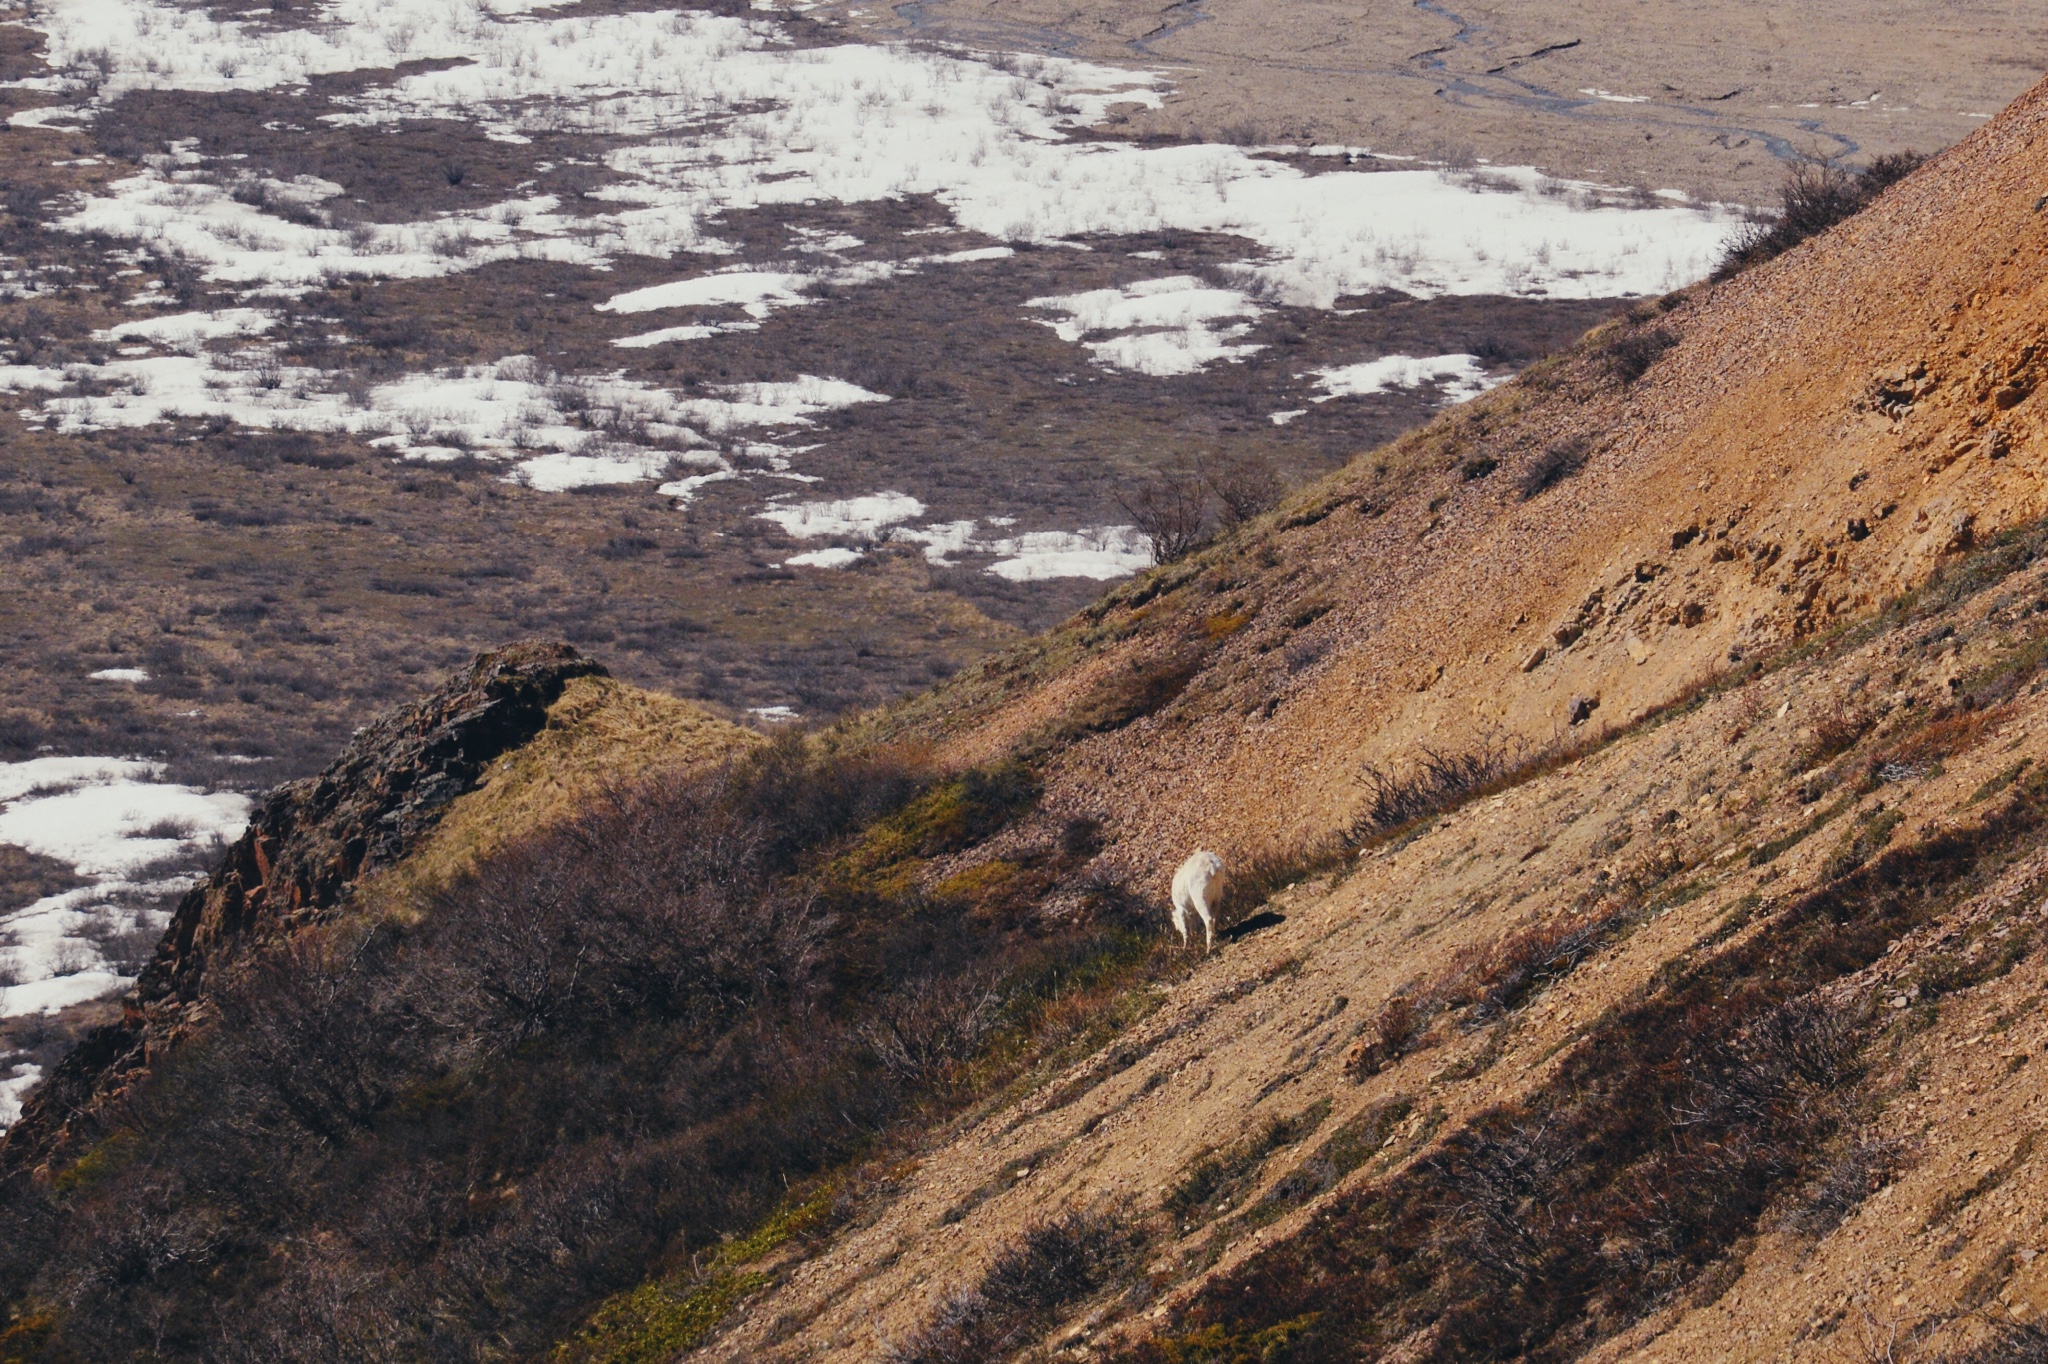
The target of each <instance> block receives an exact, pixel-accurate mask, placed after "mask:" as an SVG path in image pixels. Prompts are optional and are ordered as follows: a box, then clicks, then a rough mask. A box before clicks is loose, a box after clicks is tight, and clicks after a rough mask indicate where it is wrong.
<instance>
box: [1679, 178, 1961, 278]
mask: <svg viewBox="0 0 2048 1364" xmlns="http://www.w3.org/2000/svg"><path fill="white" fill-rule="evenodd" d="M1926 160H1927V158H1926V157H1924V156H1922V155H1921V154H1920V153H1918V152H1911V151H1908V152H1893V153H1889V154H1887V155H1884V156H1880V157H1878V158H1877V159H1875V160H1874V161H1872V162H1871V163H1870V165H1869V166H1868V167H1866V168H1865V169H1863V170H1861V171H1854V170H1849V169H1847V168H1846V167H1843V166H1841V165H1838V164H1837V163H1835V162H1833V161H1817V160H1808V161H1802V162H1800V163H1799V164H1798V165H1796V166H1794V167H1793V168H1792V170H1791V171H1790V172H1789V173H1788V174H1787V175H1786V177H1785V184H1784V187H1783V188H1782V189H1781V190H1780V191H1779V210H1778V214H1777V216H1776V217H1775V218H1770V219H1766V220H1763V221H1759V222H1753V223H1751V224H1749V225H1748V226H1747V227H1746V228H1744V230H1743V231H1742V232H1741V233H1740V234H1739V235H1738V236H1737V237H1736V238H1735V240H1734V241H1733V242H1731V243H1729V246H1728V249H1727V251H1726V253H1725V254H1723V256H1722V257H1721V263H1720V265H1719V266H1718V267H1717V268H1716V269H1715V271H1714V277H1715V278H1716V279H1728V278H1730V277H1732V276H1734V275H1737V274H1740V273H1741V272H1742V271H1744V270H1747V269H1748V268H1749V267H1750V266H1752V265H1761V264H1762V263H1763V262H1765V261H1767V260H1770V259H1771V258H1772V257H1774V256H1780V255H1783V254H1784V253H1785V252H1787V251H1790V250H1791V249H1792V248H1793V247H1795V246H1797V245H1799V243H1801V242H1803V241H1805V240H1806V239H1807V238H1809V237H1815V236H1818V235H1820V234H1821V233H1823V232H1825V231H1827V230H1828V229H1829V228H1831V227H1833V226H1834V225H1835V224H1836V223H1839V222H1841V221H1843V220H1844V219H1847V218H1850V217H1853V216H1855V215H1856V214H1858V213H1860V212H1862V211H1863V209H1864V208H1865V207H1867V206H1868V205H1869V203H1870V202H1871V200H1873V199H1875V198H1876V197H1877V196H1878V195H1879V194H1882V193H1883V192H1884V191H1885V190H1886V189H1889V188H1890V187H1891V186H1892V185H1894V184H1897V183H1898V182H1899V181H1900V180H1903V179H1905V178H1906V177H1907V176H1908V175H1911V174H1912V173H1913V172H1914V171H1915V170H1918V169H1919V168H1920V166H1921V165H1922V164H1923V163H1924V162H1925V161H1926Z"/></svg>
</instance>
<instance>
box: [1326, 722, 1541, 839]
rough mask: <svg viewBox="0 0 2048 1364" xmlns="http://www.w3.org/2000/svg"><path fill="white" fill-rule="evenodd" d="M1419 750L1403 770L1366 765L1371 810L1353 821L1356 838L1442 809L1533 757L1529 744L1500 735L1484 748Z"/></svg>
mask: <svg viewBox="0 0 2048 1364" xmlns="http://www.w3.org/2000/svg"><path fill="white" fill-rule="evenodd" d="M1416 753H1417V756H1416V758H1415V760H1414V762H1413V763H1412V764H1411V765H1410V766H1409V767H1408V769H1407V770H1406V771H1403V772H1398V773H1397V772H1394V771H1392V770H1390V769H1387V768H1383V767H1379V766H1377V765H1375V764H1371V763H1368V764H1367V765H1366V767H1365V771H1364V774H1363V775H1364V779H1365V809H1364V812H1363V813H1361V814H1360V815H1359V816H1358V818H1357V820H1356V821H1355V822H1354V823H1353V825H1352V837H1353V838H1354V839H1355V840H1357V841H1360V842H1363V841H1364V840H1366V839H1368V838H1371V837H1373V836H1374V835H1376V834H1381V833H1385V832H1387V831H1388V830H1390V829H1398V828H1400V827H1401V826H1402V825H1404V824H1411V823H1413V822H1415V821H1416V820H1419V819H1426V818H1428V817H1429V816H1431V815H1438V814H1442V813H1443V812H1444V811H1446V810H1449V809H1451V808H1453V807H1454V806H1457V805H1461V804H1463V803H1464V802H1465V801H1467V800H1469V799H1471V798H1472V797H1473V796H1475V795H1479V794H1481V793H1483V792H1485V791H1486V790H1488V789H1490V788H1492V787H1495V786H1498V785H1501V784H1503V783H1504V782H1506V781H1507V780H1508V779H1509V778H1510V777H1511V776H1512V775H1513V774H1514V773H1515V772H1516V771H1517V770H1518V769H1520V768H1522V767H1524V766H1526V765H1527V764H1528V763H1529V761H1530V759H1531V754H1530V752H1529V750H1528V748H1527V746H1526V745H1523V744H1520V743H1517V742H1514V741H1511V740H1509V739H1507V738H1505V737H1503V736H1501V735H1498V734H1493V735H1488V736H1487V737H1485V738H1483V739H1482V740H1481V741H1480V744H1479V747H1477V748H1475V749H1472V750H1470V751H1469V752H1465V753H1450V752H1446V751H1444V750H1442V749H1438V748H1432V747H1430V746H1429V745H1427V744H1423V745H1421V746H1419V747H1418V748H1417V750H1416Z"/></svg>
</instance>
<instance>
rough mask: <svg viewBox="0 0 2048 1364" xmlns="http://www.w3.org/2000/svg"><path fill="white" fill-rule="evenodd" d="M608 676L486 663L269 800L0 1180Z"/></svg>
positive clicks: (530, 661) (40, 1096) (49, 1094)
mask: <svg viewBox="0 0 2048 1364" xmlns="http://www.w3.org/2000/svg"><path fill="white" fill-rule="evenodd" d="M604 672H605V670H604V668H603V667H602V666H601V665H599V664H597V663H595V662H593V661H591V660H590V659H587V658H584V657H583V656H582V655H580V654H578V653H577V652H576V651H575V650H574V649H572V648H570V647H569V646H568V645H566V644H540V643H522V644H514V645H510V646H508V647H506V648H503V649H499V650H494V651H492V652H489V653H485V654H480V655H478V656H477V659H476V661H475V662H474V663H472V664H471V665H470V666H469V668H468V669H467V670H465V671H464V672H462V673H459V674H457V675H456V676H455V677H453V678H451V679H450V680H449V681H448V682H447V683H446V684H445V685H443V686H442V687H441V688H440V689H439V690H438V691H436V692H434V693H433V694H432V695H431V696H429V697H427V698H426V699H424V700H422V701H418V702H415V703H413V704H411V705H408V706H404V707H401V708H400V709H398V710H396V711H393V712H391V713H390V714H388V715H385V716H383V717H381V718H379V719H378V720H376V721H374V722H373V723H371V724H370V725H368V726H366V727H364V728H363V729H362V730H360V731H358V732H357V734H356V736H355V737H354V739H352V740H351V741H350V743H349V745H348V747H347V748H346V749H344V750H343V751H342V754H341V756H340V757H338V758H336V759H335V760H334V761H333V762H332V763H330V764H329V765H328V767H327V768H326V770H325V771H323V772H321V773H320V774H319V775H318V776H315V777H308V778H305V779H303V780H300V781H294V782H287V783H285V784H284V785H281V786H279V787H277V788H275V789H274V790H272V791H270V792H269V793H268V794H267V795H265V796H264V797H263V799H262V800H261V801H260V802H259V803H258V805H257V807H256V810H255V813H254V814H253V815H252V816H251V818H250V821H249V827H248V829H247V830H246V831H244V832H243V834H242V836H241V838H239V839H238V840H236V842H235V844H234V846H233V847H231V848H230V849H228V851H227V853H226V855H225V856H224V857H223V858H222V859H221V863H220V865H219V866H218V867H217V868H216V869H215V870H214V872H213V875H212V876H211V877H209V878H208V880H207V881H206V883H205V884H204V885H201V886H196V887H194V888H193V890H192V891H191V893H190V894H188V895H187V896H186V897H185V898H184V900H183V901H182V902H180V904H179V905H178V909H177V912H176V913H175V914H174V915H173V916H172V918H171V924H170V927H169V929H168V930H166V932H165V934H164V938H163V941H162V942H161V943H159V944H158V945H157V950H156V957H155V959H154V960H152V961H151V962H150V964H149V965H148V966H147V967H145V968H144V970H143V972H142V976H141V978H140V979H139V980H138V981H137V982H136V987H135V991H134V993H133V994H132V995H130V996H129V998H128V1000H127V1001H126V1005H125V1009H124V1016H123V1018H122V1020H121V1021H120V1022H119V1023H116V1024H111V1025H109V1026H107V1027H104V1028H100V1029H98V1030H97V1031H95V1032H94V1033H92V1034H91V1035H90V1036H88V1037H87V1038H86V1039H85V1040H84V1041H83V1042H81V1043H80V1044H79V1046H78V1047H77V1048H76V1049H75V1050H74V1051H73V1052H72V1053H71V1054H70V1055H69V1056H67V1057H66V1058H65V1059H64V1060H63V1061H62V1062H61V1063H60V1064H59V1065H57V1066H56V1067H55V1069H53V1070H52V1071H51V1073H50V1075H49V1077H48V1078H47V1079H45V1080H44V1082H43V1083H42V1084H41V1085H40V1086H39V1087H38V1088H37V1090H36V1091H35V1093H34V1094H33V1095H32V1096H31V1098H30V1100H29V1102H28V1103H27V1104H26V1105H25V1107H24V1109H23V1112H22V1116H21V1120H20V1122H18V1123H17V1124H16V1125H15V1126H14V1127H13V1128H12V1129H11V1130H9V1131H8V1132H7V1134H6V1136H5V1138H4V1139H0V1174H4V1173H6V1172H9V1171H13V1170H20V1169H23V1168H25V1167H29V1166H33V1165H39V1164H43V1163H46V1162H47V1161H48V1160H49V1158H50V1157H51V1155H52V1154H54V1153H58V1152H60V1151H61V1149H62V1148H63V1147H64V1146H65V1144H66V1137H67V1135H69V1134H70V1132H71V1131H72V1129H73V1128H74V1127H75V1126H77V1125H78V1122H79V1120H80V1118H81V1117H83V1116H85V1115H87V1114H89V1113H90V1112H92V1111H93V1110H95V1109H97V1108H98V1107H99V1105H101V1104H102V1103H103V1102H104V1101H105V1100H106V1099H107V1098H108V1097H110V1096H111V1095H113V1094H116V1093H118V1092H119V1091H120V1090H121V1089H122V1088H124V1087H125V1086H126V1085H127V1084H128V1083H129V1081H130V1080H131V1079H132V1078H133V1076H134V1074H135V1072H137V1071H138V1070H139V1069H140V1068H142V1067H144V1066H146V1065H147V1064H148V1063H149V1061H150V1060H151V1059H152V1058H153V1057H155V1056H157V1055H160V1054H162V1052H163V1051H164V1050H165V1049H167V1048H169V1047H172V1046H175V1045H176V1043H177V1041H178V1039H179V1038H180V1037H181V1036H183V1035H184V1034H185V1033H186V1032H187V1031H188V1030H189V1029H190V1028H191V1027H192V1026H193V1025H194V1024H195V1023H197V1022H198V1021H200V1020H201V1019H203V1018H204V1016H205V1014H206V1009H207V996H208V993H209V990H210V988H213V987H214V986H215V985H216V984H217V982H218V981H219V979H220V978H221V975H222V973H223V971H225V970H227V969H229V968H231V966H232V964H233V962H234V961H235V960H236V958H238V957H240V956H242V955H243V954H246V953H247V952H249V951H250V950H251V949H253V948H254V947H256V946H258V945H260V944H262V943H263V942H266V941H269V940H271V939H274V938H276V937H278V936H279V935H282V934H287V933H290V932H293V931H295V930H297V929H300V928H303V927H305V926H307V925H309V924H314V923H319V922H321V921H322V920H324V919H327V918H331V917H332V916H333V915H334V914H335V913H336V912H337V911H338V909H339V908H340V907H341V906H342V905H343V904H344V903H345V902H346V900H347V898H348V895H349V892H350V891H351V890H353V889H354V887H355V885H356V882H357V881H358V879H359V878H361V877H362V876H363V875H365V874H366V873H368V872H372V871H375V870H377V869H378V868H380V867H386V866H389V865H391V864H392V863H394V862H396V861H398V860H399V859H400V858H402V857H403V856H405V854H406V853H407V852H408V851H410V850H411V849H412V848H414V847H416V846H418V845H419V843H420V841H421V840H422V839H423V838H424V837H425V836H426V835H427V834H428V833H429V832H431V831H432V829H433V828H434V826H435V825H436V824H437V823H439V822H440V819H441V816H442V814H443V813H444V812H445V811H446V810H447V807H448V805H449V803H450V802H452V801H453V800H454V799H455V798H456V797H457V796H459V795H461V794H462V793H463V792H465V791H468V790H469V789H470V788H471V787H473V786H474V785H475V784H476V781H477V779H478V777H480V776H481V775H482V774H483V771H484V769H485V767H487V766H488V765H489V764H490V763H491V761H492V760H493V759H495V758H496V757H498V756H499V755H500V754H502V753H505V752H508V751H510V750H511V749H514V748H517V747H519V746H520V745H521V744H524V743H525V742H526V741H527V740H528V739H531V738H532V737H533V736H534V735H535V734H537V733H538V732H539V731H540V729H541V727H542V726H543V725H544V724H545V723H546V722H547V710H548V707H549V706H551V705H553V704H554V703H555V700H556V699H557V698H558V697H560V696H561V694H562V689H563V688H564V687H566V686H567V685H568V684H569V682H570V681H571V680H572V679H574V678H578V677H588V676H603V675H604Z"/></svg>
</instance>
